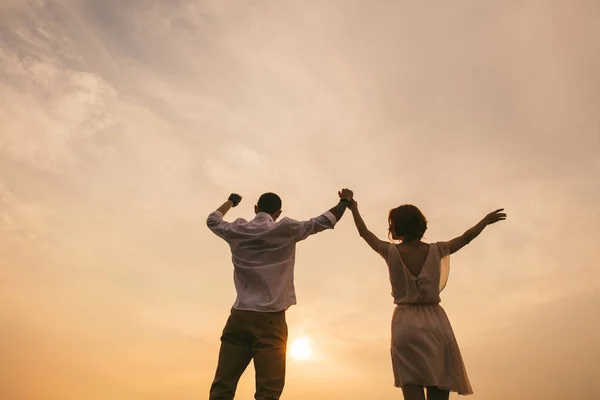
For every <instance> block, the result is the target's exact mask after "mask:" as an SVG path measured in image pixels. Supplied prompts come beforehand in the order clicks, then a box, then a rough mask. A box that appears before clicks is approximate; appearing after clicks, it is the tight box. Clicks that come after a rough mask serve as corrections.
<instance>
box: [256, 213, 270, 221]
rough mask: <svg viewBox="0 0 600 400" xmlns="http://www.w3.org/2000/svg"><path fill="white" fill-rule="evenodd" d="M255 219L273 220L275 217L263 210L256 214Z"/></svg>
mask: <svg viewBox="0 0 600 400" xmlns="http://www.w3.org/2000/svg"><path fill="white" fill-rule="evenodd" d="M254 219H268V220H269V221H273V217H271V214H267V213H266V212H262V211H261V212H259V213H258V214H256V217H254Z"/></svg>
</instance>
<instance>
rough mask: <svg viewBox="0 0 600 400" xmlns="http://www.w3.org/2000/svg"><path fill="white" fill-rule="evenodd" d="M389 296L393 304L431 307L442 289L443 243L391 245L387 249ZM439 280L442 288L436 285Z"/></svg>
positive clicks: (444, 253) (443, 283) (443, 275)
mask: <svg viewBox="0 0 600 400" xmlns="http://www.w3.org/2000/svg"><path fill="white" fill-rule="evenodd" d="M387 250H388V251H387V260H386V261H387V265H388V268H389V272H390V283H391V285H392V296H393V297H394V303H396V304H432V303H433V304H435V303H439V302H440V297H439V293H440V290H441V288H443V286H444V285H445V280H446V279H447V274H446V273H445V274H441V266H442V259H443V258H444V257H445V256H447V255H448V247H447V246H446V244H445V243H443V242H440V243H431V244H428V243H422V242H419V243H418V244H415V245H413V244H410V245H406V244H399V245H396V244H393V243H390V244H389V247H388V249H387ZM440 278H442V281H443V282H442V285H440Z"/></svg>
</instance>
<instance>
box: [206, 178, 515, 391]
mask: <svg viewBox="0 0 600 400" xmlns="http://www.w3.org/2000/svg"><path fill="white" fill-rule="evenodd" d="M338 195H339V202H338V203H337V204H336V205H335V206H334V207H332V208H331V209H330V210H329V211H326V212H325V213H323V214H321V215H319V216H318V217H315V218H311V219H309V220H307V221H296V220H293V219H291V218H287V217H284V218H282V219H281V220H279V221H277V220H278V218H279V217H280V216H281V199H280V198H279V196H277V195H276V194H274V193H265V194H263V195H262V196H261V197H260V198H259V200H258V203H257V204H256V205H255V206H254V211H255V213H256V216H255V217H254V219H252V220H251V221H246V220H244V219H242V218H239V219H237V220H235V221H234V222H226V221H224V220H223V217H224V215H225V214H226V213H227V212H228V211H229V210H230V209H231V208H232V207H236V206H237V205H238V204H239V203H240V201H241V200H242V198H241V197H240V196H239V195H237V194H235V193H234V194H232V195H231V196H229V199H228V200H227V201H226V202H225V203H223V205H221V207H219V208H218V209H217V210H216V211H214V212H213V213H211V214H210V215H209V216H208V220H207V225H208V227H209V229H210V230H211V231H212V232H213V233H215V234H216V235H217V236H219V237H221V238H222V239H224V240H225V241H226V242H227V243H228V244H229V247H230V249H231V254H232V261H233V266H234V281H235V288H236V291H237V299H236V301H235V303H234V305H233V308H232V309H231V314H230V316H229V318H228V320H227V323H226V324H225V328H224V329H223V334H222V336H221V348H220V351H219V361H218V365H217V371H216V374H215V378H214V381H213V383H212V386H211V388H210V400H231V399H233V398H234V395H235V391H236V387H237V384H238V381H239V379H240V377H241V375H242V373H243V372H244V370H245V369H246V367H247V366H248V364H249V363H250V361H251V360H254V368H255V371H256V394H255V399H256V400H276V399H279V397H280V396H281V393H282V391H283V386H284V382H285V367H286V345H287V336H288V328H287V324H286V320H285V311H286V310H287V309H288V308H289V307H290V306H292V305H294V304H296V294H295V290H294V261H295V252H296V243H297V242H299V241H301V240H304V239H306V238H308V237H309V236H310V235H313V234H315V233H319V232H321V231H324V230H325V229H332V228H333V227H334V226H335V224H336V223H337V222H338V221H339V220H340V219H341V218H342V216H343V215H344V212H345V210H346V208H349V209H350V210H351V211H352V216H353V218H354V223H355V224H356V228H357V229H358V233H359V234H360V236H361V237H362V238H363V239H364V240H365V241H366V242H367V243H368V244H369V246H370V247H371V248H372V249H373V250H374V251H375V252H377V253H378V254H379V255H380V256H381V257H383V259H384V260H385V261H386V263H387V265H388V269H389V275H390V282H391V284H392V295H393V297H394V303H395V304H396V308H395V310H394V313H393V317H392V338H391V356H392V369H393V372H394V378H395V386H396V387H400V388H402V391H403V394H404V398H405V399H406V400H424V399H425V392H424V389H425V388H427V398H428V399H429V400H444V399H448V397H449V394H450V392H451V391H453V392H458V393H459V394H465V395H466V394H471V393H473V392H472V390H471V385H470V383H469V379H468V377H467V373H466V371H465V367H464V364H463V361H462V357H461V354H460V350H459V347H458V344H457V342H456V339H455V337H454V333H453V331H452V327H451V326H450V322H449V321H448V317H447V316H446V313H445V312H444V309H443V308H442V307H441V306H440V305H439V303H440V297H439V293H440V292H441V290H442V289H443V288H444V286H445V284H446V281H447V279H448V272H449V259H448V256H449V255H450V254H452V253H455V252H456V251H458V250H460V249H461V248H462V247H464V246H465V245H467V244H468V243H469V242H470V241H471V240H473V239H474V238H475V237H477V236H478V235H479V234H480V233H481V231H483V229H484V228H485V227H486V226H487V225H490V224H493V223H495V222H498V221H500V220H503V219H505V218H506V214H504V213H503V212H502V211H503V210H502V209H499V210H496V211H493V212H491V213H490V214H488V215H486V216H485V217H484V218H483V219H482V220H481V221H480V222H479V223H478V224H477V225H475V226H474V227H472V228H471V229H469V230H468V231H466V232H465V233H464V234H462V235H461V236H458V237H456V238H454V239H452V240H450V241H448V242H437V243H431V244H428V243H425V242H423V241H421V239H422V237H423V234H424V233H425V230H426V229H427V220H426V219H425V217H424V216H423V214H422V213H421V211H420V210H419V209H418V208H417V207H415V206H413V205H402V206H400V207H397V208H394V209H393V210H391V211H390V212H389V216H388V224H389V237H390V239H391V240H392V241H398V242H399V244H396V243H395V242H388V241H383V240H380V239H378V238H377V236H375V235H374V234H373V233H372V232H371V231H369V229H368V228H367V226H366V225H365V222H364V221H363V219H362V217H361V215H360V213H359V211H358V204H357V203H356V201H355V200H354V194H353V193H352V191H351V190H348V189H343V190H342V191H341V192H338Z"/></svg>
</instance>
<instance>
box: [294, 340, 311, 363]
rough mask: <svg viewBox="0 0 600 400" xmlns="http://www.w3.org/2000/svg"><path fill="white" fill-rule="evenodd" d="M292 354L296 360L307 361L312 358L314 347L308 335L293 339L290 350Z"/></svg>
mask: <svg viewBox="0 0 600 400" xmlns="http://www.w3.org/2000/svg"><path fill="white" fill-rule="evenodd" d="M289 354H290V356H291V357H292V358H293V359H294V360H300V361H306V360H310V359H311V358H312V354H313V351H312V348H311V345H310V339H309V338H308V337H300V338H298V339H294V340H292V342H291V344H290V350H289Z"/></svg>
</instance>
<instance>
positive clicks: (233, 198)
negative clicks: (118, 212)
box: [227, 193, 242, 207]
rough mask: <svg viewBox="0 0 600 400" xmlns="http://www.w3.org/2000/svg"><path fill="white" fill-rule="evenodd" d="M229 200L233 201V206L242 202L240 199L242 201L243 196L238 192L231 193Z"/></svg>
mask: <svg viewBox="0 0 600 400" xmlns="http://www.w3.org/2000/svg"><path fill="white" fill-rule="evenodd" d="M227 200H229V201H231V204H233V207H235V206H237V205H238V204H240V201H242V196H240V195H239V194H237V193H231V195H230V196H229V198H228V199H227Z"/></svg>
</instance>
